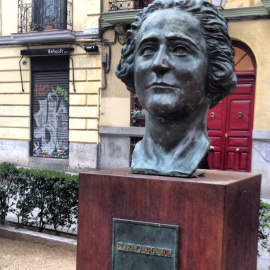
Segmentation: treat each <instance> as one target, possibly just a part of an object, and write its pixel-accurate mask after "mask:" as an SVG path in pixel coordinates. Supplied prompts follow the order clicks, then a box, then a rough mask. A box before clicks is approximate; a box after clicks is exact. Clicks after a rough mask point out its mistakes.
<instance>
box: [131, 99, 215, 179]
mask: <svg viewBox="0 0 270 270" xmlns="http://www.w3.org/2000/svg"><path fill="white" fill-rule="evenodd" d="M207 110H208V105H207V104H204V105H203V106H202V105H201V107H198V109H196V110H195V111H193V112H192V113H191V114H189V115H188V116H187V117H185V118H181V119H175V120H173V119H172V120H166V121H165V120H163V119H160V118H155V117H152V116H151V115H147V117H146V129H145V136H144V138H143V140H142V141H140V142H139V143H137V144H136V147H135V149H134V152H133V156H132V164H131V169H132V172H133V173H141V174H157V175H169V176H179V177H191V176H193V174H194V172H195V171H196V168H197V167H198V164H199V163H200V161H201V159H202V158H203V157H204V155H205V154H206V153H207V151H208V150H209V146H210V141H209V139H208V136H207V132H206V126H205V119H206V116H207Z"/></svg>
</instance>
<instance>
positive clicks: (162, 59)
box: [151, 52, 170, 76]
mask: <svg viewBox="0 0 270 270" xmlns="http://www.w3.org/2000/svg"><path fill="white" fill-rule="evenodd" d="M166 58H167V57H166V55H165V54H163V53H162V52H160V53H159V54H158V55H157V58H156V59H155V61H154V62H153V64H152V67H151V68H152V70H153V71H154V72H155V73H156V74H157V75H158V76H163V75H164V74H165V73H166V72H168V71H169V70H170V64H169V62H168V60H167V59H166Z"/></svg>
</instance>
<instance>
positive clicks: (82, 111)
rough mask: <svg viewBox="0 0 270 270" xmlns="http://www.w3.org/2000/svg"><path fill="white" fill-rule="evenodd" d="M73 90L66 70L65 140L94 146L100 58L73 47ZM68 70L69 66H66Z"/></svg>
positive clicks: (96, 141)
mask: <svg viewBox="0 0 270 270" xmlns="http://www.w3.org/2000/svg"><path fill="white" fill-rule="evenodd" d="M74 48H75V51H74V53H73V54H72V58H73V61H74V77H75V89H76V92H75V91H74V86H73V82H72V78H73V77H72V76H73V72H72V70H70V107H69V129H70V132H69V140H70V142H71V143H76V142H78V143H93V144H96V143H98V131H97V128H98V127H97V126H98V120H97V119H98V117H99V95H98V93H99V87H100V86H101V73H102V70H101V60H100V54H86V53H85V51H84V50H83V49H82V48H81V47H79V46H75V47H74ZM70 67H71V65H70Z"/></svg>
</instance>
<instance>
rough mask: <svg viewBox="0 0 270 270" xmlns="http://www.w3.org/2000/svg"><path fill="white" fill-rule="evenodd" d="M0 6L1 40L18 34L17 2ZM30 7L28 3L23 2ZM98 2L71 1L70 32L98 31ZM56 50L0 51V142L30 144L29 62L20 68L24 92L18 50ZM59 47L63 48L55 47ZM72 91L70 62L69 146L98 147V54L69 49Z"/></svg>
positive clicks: (29, 0)
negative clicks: (70, 54) (23, 141)
mask: <svg viewBox="0 0 270 270" xmlns="http://www.w3.org/2000/svg"><path fill="white" fill-rule="evenodd" d="M1 2H2V5H1V7H2V11H3V12H2V18H1V22H2V27H1V29H0V30H2V31H1V34H2V36H10V35H11V34H13V33H17V31H18V1H17V0H16V1H13V0H9V1H7V0H4V1H1V0H0V4H1ZM23 2H24V3H32V0H23ZM99 15H100V1H92V0H73V30H74V31H83V30H84V29H86V28H98V27H99V23H98V18H99ZM44 47H45V48H48V47H54V48H55V47H58V46H55V45H54V46H50V45H49V44H48V45H44V46H29V47H28V48H27V47H16V46H10V47H6V48H5V47H0V140H1V139H15V140H17V139H18V140H30V130H31V123H30V122H31V118H30V110H31V59H30V58H25V60H27V65H21V67H22V79H23V85H24V92H22V86H21V78H20V72H19V61H20V58H21V56H20V51H21V50H22V49H34V48H37V49H42V48H44ZM59 47H63V44H62V45H59ZM73 47H74V49H75V50H74V52H73V53H72V58H73V61H74V78H75V88H76V92H75V91H74V86H73V71H72V62H71V61H70V98H69V101H70V108H69V113H70V119H69V129H70V132H69V139H70V142H71V143H73V142H74V143H76V142H81V143H93V144H96V143H98V131H97V126H98V118H99V103H100V99H99V87H100V86H101V76H102V69H101V58H100V54H92V55H91V54H87V53H86V52H85V51H84V49H83V48H82V47H83V44H82V45H81V46H76V45H73Z"/></svg>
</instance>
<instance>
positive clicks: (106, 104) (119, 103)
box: [100, 31, 130, 126]
mask: <svg viewBox="0 0 270 270" xmlns="http://www.w3.org/2000/svg"><path fill="white" fill-rule="evenodd" d="M105 38H107V39H108V40H110V41H112V40H113V38H114V34H113V31H109V32H108V33H106V34H105ZM122 47H123V46H122V45H120V44H119V42H117V43H116V44H115V45H112V63H111V69H110V72H109V73H108V74H107V75H106V76H107V84H108V86H107V88H106V89H105V90H102V91H101V118H100V125H103V126H130V92H129V91H128V90H127V89H126V86H125V84H124V83H122V82H121V81H120V80H119V79H118V78H117V77H116V75H115V69H116V66H117V64H118V62H119V60H120V57H121V49H122ZM103 52H106V50H104V51H103ZM103 85H104V82H103Z"/></svg>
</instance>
